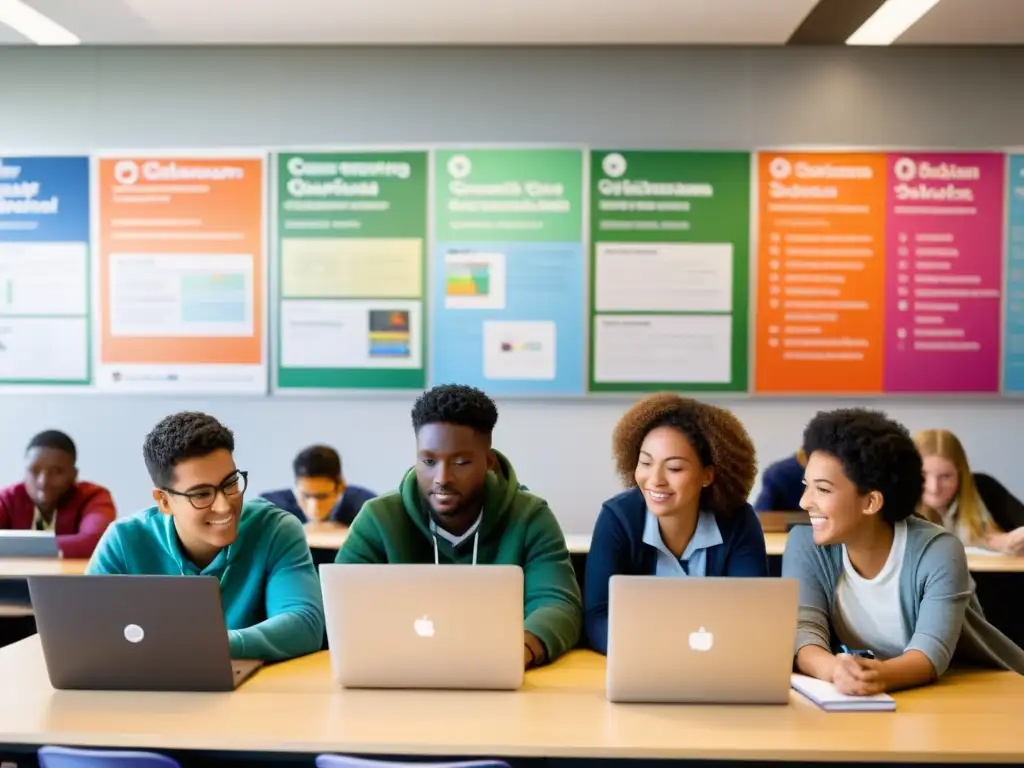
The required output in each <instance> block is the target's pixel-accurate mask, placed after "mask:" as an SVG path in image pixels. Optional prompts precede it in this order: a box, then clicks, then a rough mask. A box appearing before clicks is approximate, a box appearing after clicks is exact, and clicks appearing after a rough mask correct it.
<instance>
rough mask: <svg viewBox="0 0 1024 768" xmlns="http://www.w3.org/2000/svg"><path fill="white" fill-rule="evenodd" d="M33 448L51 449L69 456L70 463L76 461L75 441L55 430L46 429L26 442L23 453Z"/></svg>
mask: <svg viewBox="0 0 1024 768" xmlns="http://www.w3.org/2000/svg"><path fill="white" fill-rule="evenodd" d="M33 448H53V449H54V450H56V451H63V452H64V453H67V454H69V455H70V456H71V460H72V461H76V460H77V459H78V451H77V450H76V449H75V441H74V440H72V439H71V438H70V437H68V436H67V435H66V434H64V433H63V432H60V431H58V430H56V429H48V430H46V431H45V432H40V433H39V434H38V435H36V436H35V437H33V438H32V439H31V440H29V442H28V446H27V447H26V448H25V453H28V452H29V451H31V450H32V449H33Z"/></svg>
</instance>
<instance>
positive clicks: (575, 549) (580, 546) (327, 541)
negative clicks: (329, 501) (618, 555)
mask: <svg viewBox="0 0 1024 768" xmlns="http://www.w3.org/2000/svg"><path fill="white" fill-rule="evenodd" d="M346 538H348V529H347V528H336V529H326V530H322V529H320V530H318V529H315V528H308V529H306V542H307V543H308V544H309V548H310V549H327V550H335V551H336V550H338V549H341V545H342V544H344V543H345V539H346ZM565 543H566V544H567V545H568V547H569V551H570V552H571V553H573V554H581V555H585V554H586V553H587V552H588V551H589V550H590V535H589V534H583V535H576V536H566V537H565Z"/></svg>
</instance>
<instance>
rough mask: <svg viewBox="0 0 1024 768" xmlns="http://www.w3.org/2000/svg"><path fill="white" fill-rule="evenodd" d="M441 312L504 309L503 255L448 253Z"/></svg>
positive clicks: (469, 252)
mask: <svg viewBox="0 0 1024 768" xmlns="http://www.w3.org/2000/svg"><path fill="white" fill-rule="evenodd" d="M444 267H445V283H444V306H445V309H505V304H506V299H505V295H506V287H505V286H506V279H505V254H504V253H497V252H494V253H481V252H477V251H448V252H447V253H446V254H445V256H444Z"/></svg>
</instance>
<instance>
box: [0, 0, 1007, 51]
mask: <svg viewBox="0 0 1024 768" xmlns="http://www.w3.org/2000/svg"><path fill="white" fill-rule="evenodd" d="M884 1H885V0H628V2H623V0H23V2H24V3H25V4H27V5H29V6H30V7H32V8H34V9H36V10H37V11H39V12H40V13H42V14H44V15H46V16H48V17H49V18H51V19H53V20H54V21H56V22H57V23H58V24H60V25H62V26H64V27H66V28H67V29H69V30H71V32H73V33H74V34H75V35H77V36H78V37H79V38H80V39H81V41H82V43H83V44H86V45H217V44H220V45H331V44H340V45H547V44H563V45H659V44H660V45H673V44H675V45H784V44H787V43H788V44H791V45H798V44H816V45H820V44H842V43H843V42H844V41H845V40H846V38H847V37H848V36H849V35H850V34H851V33H852V32H853V31H854V30H856V29H857V27H859V26H860V24H861V23H863V22H864V21H865V20H866V19H867V18H868V17H870V16H871V14H873V13H874V12H875V10H877V9H878V7H879V6H880V5H882V4H883V2H884ZM3 2H4V0H0V4H2V3H3ZM5 44H6V45H10V44H14V45H17V44H31V41H29V40H28V39H27V38H25V37H23V36H22V35H20V34H19V33H17V32H15V31H14V30H13V29H11V28H10V27H8V26H6V25H4V24H2V23H0V45H5ZM896 44H897V45H1007V44H1024V0H939V2H938V3H937V4H936V5H935V6H934V7H933V8H932V9H931V10H930V11H928V12H927V13H926V14H925V15H924V17H923V18H921V19H920V20H919V21H918V22H917V23H916V24H914V25H913V26H912V27H911V28H910V29H909V30H908V31H907V32H906V33H904V34H903V35H902V37H900V38H899V39H898V40H897V41H896Z"/></svg>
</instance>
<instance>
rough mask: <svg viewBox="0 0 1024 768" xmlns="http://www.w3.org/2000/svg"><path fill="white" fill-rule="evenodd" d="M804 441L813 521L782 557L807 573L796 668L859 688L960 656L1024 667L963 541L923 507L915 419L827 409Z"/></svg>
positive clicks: (935, 669)
mask: <svg viewBox="0 0 1024 768" xmlns="http://www.w3.org/2000/svg"><path fill="white" fill-rule="evenodd" d="M804 450H805V451H806V452H807V457H808V459H807V470H806V473H805V476H804V477H805V482H806V491H805V493H804V497H803V499H802V500H801V506H802V507H803V508H804V509H805V510H806V511H807V513H808V515H809V516H810V519H811V525H810V526H798V527H796V528H794V529H793V530H792V531H790V534H789V538H788V540H787V542H786V551H785V554H784V555H783V560H782V575H783V576H784V577H789V578H794V579H797V580H798V581H799V582H800V613H799V625H798V628H797V641H796V666H797V668H798V669H799V670H800V671H801V672H803V673H804V674H806V675H810V676H812V677H816V678H819V679H821V680H827V681H830V682H832V683H833V684H834V685H835V686H836V688H837V689H838V690H839V691H840V692H842V693H846V694H850V695H870V694H875V693H882V692H884V691H893V690H898V689H901V688H911V687H914V686H919V685H924V684H927V683H930V682H932V681H934V680H936V679H937V678H938V677H939V676H941V675H942V674H943V673H944V672H945V671H946V669H947V668H948V667H949V665H950V663H951V661H953V660H954V659H956V660H963V661H966V662H971V663H974V664H981V665H984V666H990V667H994V668H997V669H1006V670H1013V671H1015V672H1017V673H1019V674H1022V675H1024V650H1021V649H1020V648H1018V647H1017V646H1016V645H1014V644H1013V642H1012V641H1010V640H1009V639H1008V638H1007V637H1006V636H1004V635H1003V634H1002V633H1001V632H999V630H997V629H996V628H995V627H993V626H992V625H990V624H989V623H988V622H987V621H986V620H985V618H984V615H983V613H982V610H981V606H980V604H979V603H978V599H977V597H976V596H975V594H974V584H973V582H972V580H971V576H970V573H969V571H968V569H967V557H966V555H965V553H964V548H963V545H962V544H961V543H960V542H959V541H958V540H957V539H956V537H955V536H952V535H951V534H949V533H947V532H946V531H944V530H943V529H942V528H940V527H939V526H937V525H933V524H932V523H929V522H927V521H926V520H923V519H921V518H920V517H917V516H916V515H914V510H915V508H916V507H917V504H918V502H919V501H920V499H921V490H922V485H923V479H922V469H921V456H920V454H919V453H918V451H917V448H916V447H915V445H914V441H913V440H911V438H910V434H909V432H907V430H906V428H904V427H903V426H902V425H900V424H898V423H896V422H894V421H890V420H889V419H887V418H886V416H885V414H883V413H879V412H877V411H869V410H863V409H857V408H850V409H840V410H836V411H829V412H821V413H819V414H818V415H817V416H815V417H814V419H812V420H811V422H810V423H809V424H808V425H807V428H806V430H805V431H804ZM866 651H870V652H871V653H872V654H873V656H874V658H864V657H862V656H861V655H860V654H861V653H863V652H866Z"/></svg>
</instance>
